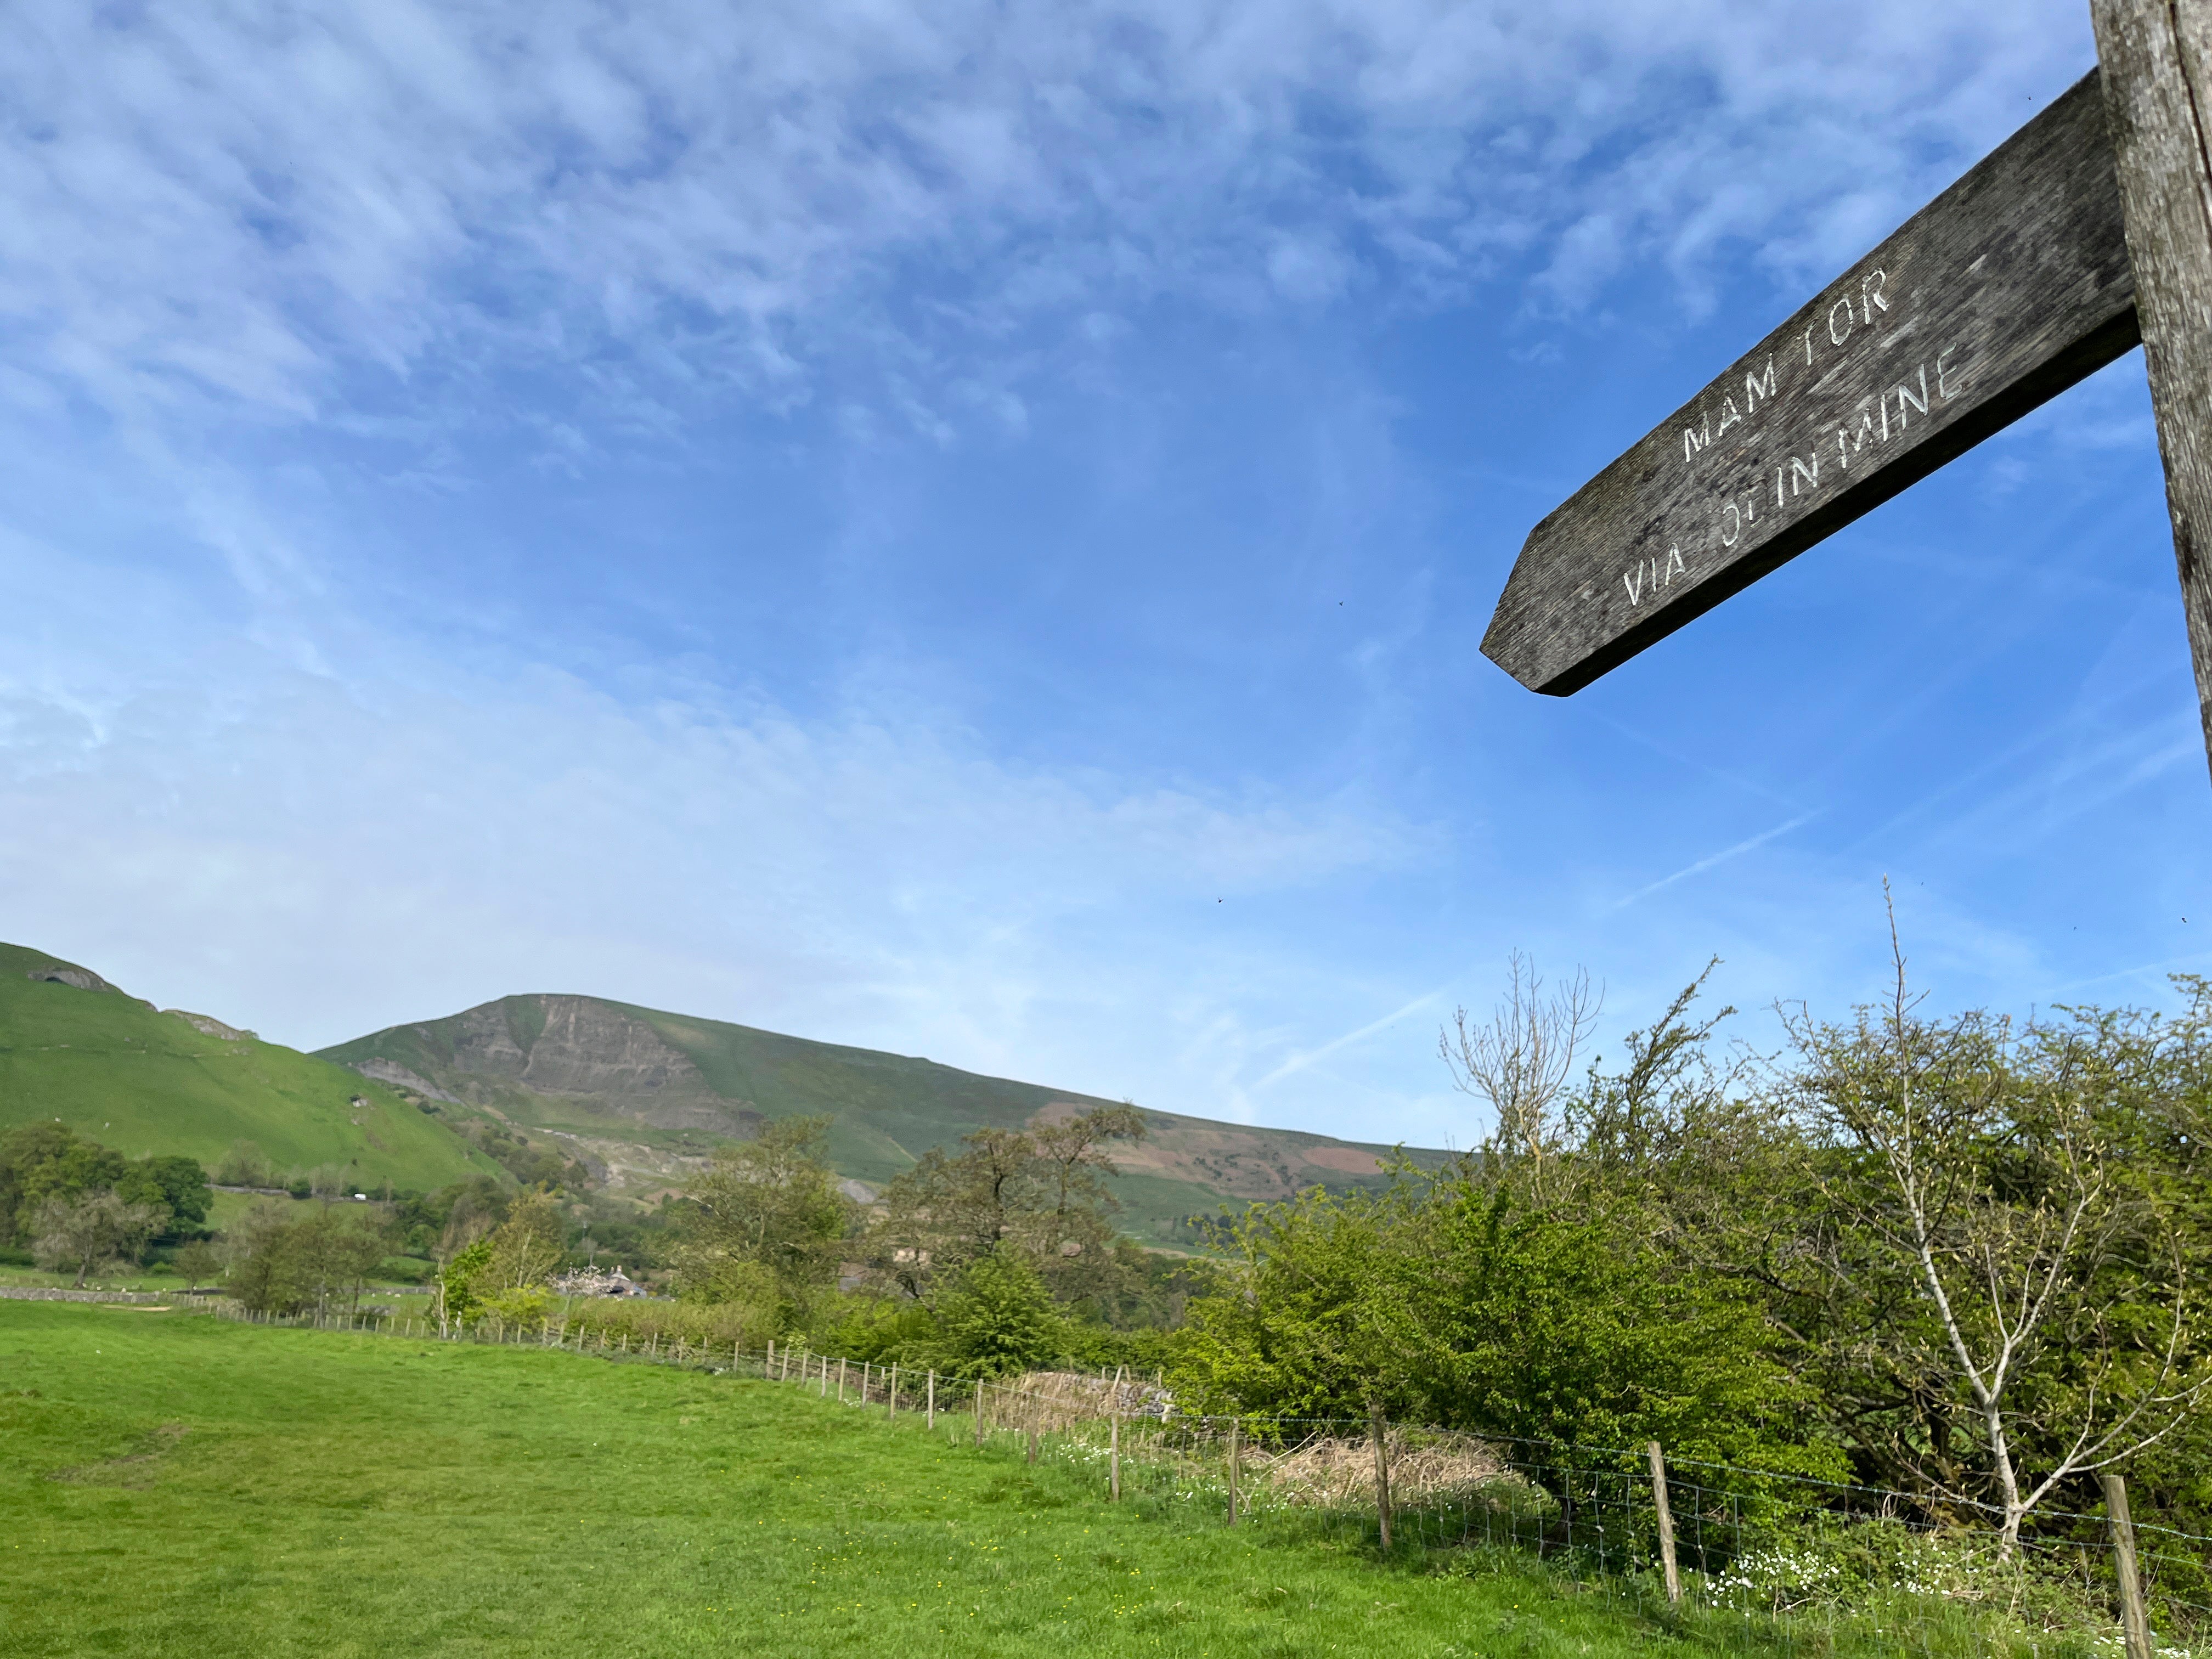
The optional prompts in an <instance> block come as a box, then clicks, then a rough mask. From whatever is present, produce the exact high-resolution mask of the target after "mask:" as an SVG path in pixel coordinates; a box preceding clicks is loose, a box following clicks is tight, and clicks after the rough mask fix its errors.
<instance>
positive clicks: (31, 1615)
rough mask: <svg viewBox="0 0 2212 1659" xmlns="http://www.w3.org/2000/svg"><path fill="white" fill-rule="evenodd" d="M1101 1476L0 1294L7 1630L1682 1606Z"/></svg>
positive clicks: (834, 1631)
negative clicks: (1344, 1538)
mask: <svg viewBox="0 0 2212 1659" xmlns="http://www.w3.org/2000/svg"><path fill="white" fill-rule="evenodd" d="M1097 1484H1098V1483H1097V1481H1096V1480H1092V1479H1091V1478H1090V1477H1088V1476H1086V1475H1084V1474H1079V1473H1077V1472H1074V1471H1073V1470H1070V1469H1065V1468H1055V1467H1053V1466H1051V1465H1049V1464H1047V1465H1041V1466H1038V1467H1037V1468H1030V1467H1028V1466H1026V1465H1025V1464H1024V1462H1022V1460H1021V1459H1020V1457H1019V1456H1018V1455H1017V1454H1015V1453H1014V1452H1012V1450H1010V1449H998V1448H993V1449H985V1450H982V1451H978V1450H976V1449H974V1448H973V1447H972V1446H970V1445H968V1444H964V1443H962V1441H961V1437H960V1436H959V1435H958V1434H957V1431H956V1432H952V1433H940V1434H939V1436H936V1437H932V1436H930V1435H928V1434H927V1433H926V1432H924V1431H922V1429H921V1425H919V1424H918V1423H915V1422H909V1421H907V1420H903V1419H902V1420H901V1421H900V1422H898V1423H896V1424H887V1423H884V1422H883V1421H882V1420H881V1419H878V1417H876V1416H875V1414H874V1413H867V1414H866V1415H863V1414H862V1413H860V1411H859V1410H857V1409H855V1408H854V1407H839V1406H838V1405H836V1403H835V1402H824V1401H820V1400H818V1399H817V1398H815V1397H813V1396H812V1395H809V1394H805V1393H802V1392H801V1391H799V1389H795V1388H791V1387H787V1386H781V1385H772V1384H769V1383H760V1382H757V1381H751V1380H739V1379H736V1378H732V1377H724V1376H710V1375H708V1374H705V1373H702V1372H697V1371H682V1370H673V1369H669V1368H662V1367H653V1366H647V1365H642V1364H619V1363H611V1362H608V1361H605V1360H600V1359H597V1358H586V1357H585V1356H581V1355H578V1354H574V1353H564V1352H544V1351H533V1350H530V1349H516V1348H496V1347H477V1346H448V1345H441V1344H437V1343H426V1342H408V1341H402V1340H394V1339H392V1338H388V1337H374V1336H353V1335H345V1334H335V1333H328V1332H317V1331H312V1330H296V1329H281V1328H266V1327H258V1326H248V1325H240V1324H233V1323H229V1322H222V1321H217V1320H215V1319H212V1318H208V1317H204V1316H195V1315H191V1314H187V1313H185V1312H181V1311H179V1312H173V1313H169V1312H158V1311H150V1310H141V1309H131V1308H119V1307H105V1306H89V1305H84V1304H36V1303H0V1523H4V1524H0V1555H4V1560H0V1654H4V1655H30V1654H38V1655H59V1654H87V1653H118V1654H131V1655H143V1656H158V1655H177V1656H187V1655H189V1656H193V1659H204V1656H208V1655H233V1654H239V1655H264V1654H265V1655H309V1654H312V1655H318V1656H330V1655H354V1654H358V1655H364V1656H366V1655H370V1654H378V1655H386V1654H395V1653H401V1654H405V1653H426V1654H428V1653H435V1654H495V1653H496V1654H524V1653H527V1654H532V1655H562V1656H565V1655H616V1654H622V1655H631V1654H635V1655H648V1654H649V1655H656V1656H659V1655H669V1654H690V1653H733V1654H789V1655H816V1654H843V1653H851V1654H856V1655H857V1654H864V1653H865V1654H875V1655H884V1654H890V1655H895V1656H896V1659H920V1656H934V1655H946V1656H951V1655H961V1656H970V1655H1000V1654H1003V1655H1008V1656H1012V1655H1024V1656H1028V1655H1035V1654H1037V1653H1039V1652H1042V1651H1046V1650H1054V1651H1066V1652H1068V1653H1070V1654H1075V1653H1080V1654H1084V1655H1096V1654H1124V1653H1126V1654H1145V1655H1159V1654H1167V1655H1190V1656H1206V1655H1221V1656H1227V1655H1264V1656H1293V1655H1308V1654H1312V1655H1322V1654H1359V1655H1363V1656H1399V1655H1407V1656H1412V1655H1423V1656H1427V1655H1466V1654H1486V1655H1503V1654H1510V1655H1526V1656H1547V1655H1558V1656H1561V1659H1567V1656H1572V1659H1590V1656H1607V1655H1613V1654H1625V1653H1627V1652H1629V1651H1631V1650H1638V1651H1641V1650H1646V1649H1648V1647H1649V1646H1650V1642H1651V1639H1652V1638H1654V1637H1660V1638H1662V1640H1664V1639H1666V1638H1664V1635H1663V1633H1662V1632H1659V1631H1657V1630H1656V1629H1654V1628H1652V1627H1650V1626H1645V1625H1643V1624H1641V1623H1639V1622H1638V1621H1637V1620H1633V1619H1632V1618H1630V1617H1629V1616H1628V1615H1626V1614H1625V1613H1615V1612H1611V1611H1608V1610H1607V1609H1606V1608H1604V1607H1601V1606H1599V1605H1596V1604H1595V1603H1593V1602H1589V1601H1578V1600H1577V1599H1576V1598H1575V1597H1573V1595H1571V1592H1567V1591H1565V1590H1558V1591H1555V1590H1554V1589H1552V1588H1550V1587H1549V1586H1548V1585H1547V1583H1546V1582H1545V1581H1544V1580H1542V1579H1541V1578H1538V1577H1523V1576H1521V1575H1519V1574H1517V1573H1511V1572H1509V1573H1507V1574H1505V1575H1503V1576H1496V1575H1480V1576H1474V1577H1455V1576H1447V1575H1444V1574H1439V1573H1437V1572H1434V1571H1424V1570H1421V1569H1419V1568H1415V1567H1411V1566H1407V1567H1402V1568H1401V1567H1397V1566H1393V1565H1383V1564H1381V1563H1378V1562H1376V1561H1375V1560H1374V1559H1372V1558H1371V1557H1370V1556H1369V1555H1367V1554H1365V1553H1362V1552H1361V1551H1360V1550H1359V1549H1358V1548H1357V1547H1354V1546H1352V1545H1349V1544H1346V1545H1344V1546H1341V1547H1332V1546H1328V1545H1324V1544H1286V1543H1283V1542H1281V1541H1268V1540H1267V1538H1266V1537H1265V1536H1264V1535H1262V1534H1255V1533H1254V1532H1253V1531H1252V1530H1250V1529H1249V1528H1248V1529H1240V1530H1235V1531H1232V1530H1231V1529H1230V1528H1226V1527H1224V1526H1221V1525H1219V1524H1218V1523H1217V1522H1208V1521H1201V1520H1196V1519H1194V1520H1193V1521H1190V1522H1167V1521H1158V1520H1148V1519H1145V1518H1142V1517H1140V1516H1137V1515H1136V1514H1134V1513H1133V1511H1132V1510H1130V1509H1128V1508H1127V1507H1124V1508H1120V1509H1116V1508H1114V1507H1110V1506H1109V1505H1108V1504H1105V1503H1104V1502H1103V1501H1101V1500H1102V1499H1103V1492H1100V1491H1098V1490H1097V1489H1096V1487H1097ZM1677 1645H1686V1646H1699V1645H1702V1644H1696V1643H1689V1644H1677Z"/></svg>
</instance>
